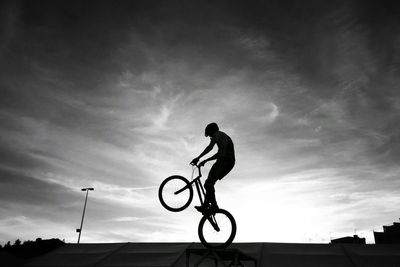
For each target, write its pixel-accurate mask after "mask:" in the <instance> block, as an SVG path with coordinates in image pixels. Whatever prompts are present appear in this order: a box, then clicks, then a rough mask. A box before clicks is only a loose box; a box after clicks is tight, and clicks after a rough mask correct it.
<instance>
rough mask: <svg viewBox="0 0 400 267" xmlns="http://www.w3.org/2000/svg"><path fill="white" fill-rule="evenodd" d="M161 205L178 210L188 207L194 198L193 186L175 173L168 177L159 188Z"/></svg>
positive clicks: (171, 209)
mask: <svg viewBox="0 0 400 267" xmlns="http://www.w3.org/2000/svg"><path fill="white" fill-rule="evenodd" d="M158 198H159V199H160V202H161V205H163V207H164V208H166V209H167V210H169V211H173V212H178V211H182V210H184V209H186V208H187V207H188V206H189V205H190V202H192V199H193V188H192V185H191V184H190V183H189V181H188V180H187V179H186V178H185V177H182V176H179V175H173V176H170V177H168V178H166V179H165V180H164V181H163V182H162V183H161V185H160V188H159V189H158Z"/></svg>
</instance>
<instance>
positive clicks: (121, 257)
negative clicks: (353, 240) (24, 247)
mask: <svg viewBox="0 0 400 267" xmlns="http://www.w3.org/2000/svg"><path fill="white" fill-rule="evenodd" d="M196 248H203V246H202V245H201V244H198V243H106V244H79V245H78V244H66V245H64V246H63V247H61V248H58V249H55V250H53V251H51V252H49V253H48V254H45V255H43V256H40V257H37V258H34V259H29V260H28V261H27V262H24V263H23V265H22V266H31V267H33V266H35V267H41V266H43V267H44V266H46V267H50V266H51V267H53V266H65V267H67V266H75V267H79V266H104V267H105V266H109V267H112V266H137V267H146V266H149V267H163V266H165V267H170V266H171V267H172V266H173V267H186V266H187V265H186V259H187V258H186V256H187V255H186V251H187V249H192V250H193V249H196ZM230 249H238V250H240V251H241V252H242V253H243V254H245V255H248V256H249V257H251V258H253V259H255V260H256V261H257V267H264V266H265V267H267V266H268V267H275V266H279V267H285V266H290V267H293V266H294V267H296V266H299V267H300V266H302V267H305V266H311V267H314V266H315V267H317V266H318V267H320V266H323V267H336V266H337V267H359V266H363V267H369V266H371V267H372V266H374V267H375V266H376V267H386V266H387V267H393V266H400V245H359V244H288V243H235V244H233V245H232V246H230ZM200 258H201V256H196V255H191V256H190V262H189V265H188V267H191V266H193V265H194V264H195V263H196V262H198V261H199V259H200ZM3 259H5V258H2V259H1V260H3ZM2 262H3V263H4V261H2ZM242 263H243V265H244V266H249V267H250V266H251V267H253V266H254V262H252V261H244V262H242ZM18 264H19V265H20V264H21V263H18ZM226 264H227V265H229V262H226ZM2 266H3V265H2ZM10 266H12V265H10ZM15 266H18V265H15ZM20 266H21V265H20ZM200 266H204V267H205V266H215V263H214V261H212V260H205V261H203V263H202V264H201V265H200ZM219 266H223V265H222V264H221V263H219Z"/></svg>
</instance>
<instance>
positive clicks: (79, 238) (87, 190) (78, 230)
mask: <svg viewBox="0 0 400 267" xmlns="http://www.w3.org/2000/svg"><path fill="white" fill-rule="evenodd" d="M93 190H94V188H92V187H88V188H82V191H86V198H85V205H84V206H83V213H82V221H81V227H80V228H79V229H76V232H77V233H79V237H78V244H79V241H80V240H81V233H82V226H83V218H85V210H86V203H87V199H88V195H89V191H93Z"/></svg>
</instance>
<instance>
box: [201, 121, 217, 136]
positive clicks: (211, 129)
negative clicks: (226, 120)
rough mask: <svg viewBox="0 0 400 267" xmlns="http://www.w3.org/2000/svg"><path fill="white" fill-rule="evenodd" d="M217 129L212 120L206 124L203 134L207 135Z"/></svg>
mask: <svg viewBox="0 0 400 267" xmlns="http://www.w3.org/2000/svg"><path fill="white" fill-rule="evenodd" d="M218 131H219V127H218V125H217V124H216V123H215V122H212V123H210V124H208V125H207V127H206V129H205V131H204V135H205V136H206V137H207V136H211V135H213V134H214V133H216V132H218Z"/></svg>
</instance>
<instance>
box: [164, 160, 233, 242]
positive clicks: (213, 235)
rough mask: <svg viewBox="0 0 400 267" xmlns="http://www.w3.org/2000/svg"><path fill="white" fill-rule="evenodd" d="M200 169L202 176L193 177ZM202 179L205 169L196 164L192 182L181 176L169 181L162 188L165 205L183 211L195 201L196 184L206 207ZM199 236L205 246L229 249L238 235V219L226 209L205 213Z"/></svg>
mask: <svg viewBox="0 0 400 267" xmlns="http://www.w3.org/2000/svg"><path fill="white" fill-rule="evenodd" d="M196 168H197V170H198V176H197V177H196V178H193V177H194V173H195V169H196ZM201 176H202V175H201V166H197V165H193V168H192V178H191V181H189V180H188V179H186V178H185V177H183V176H180V175H173V176H170V177H168V178H166V179H165V180H164V181H163V182H162V183H161V185H160V187H159V189H158V198H159V199H160V202H161V205H162V206H163V207H164V208H166V209H167V210H169V211H172V212H179V211H183V210H184V209H186V208H187V207H188V206H189V205H190V203H191V202H192V200H193V185H195V186H196V191H197V194H198V196H199V200H200V204H201V205H203V204H204V198H205V190H204V187H203V185H202V183H201V181H200V178H201ZM198 234H199V238H200V241H201V243H202V244H203V245H204V246H205V247H207V248H226V247H228V246H229V245H230V244H231V243H232V241H233V239H234V238H235V235H236V222H235V219H234V218H233V216H232V214H230V213H229V212H228V211H226V210H224V209H219V208H218V209H215V210H209V211H205V212H203V217H202V218H201V219H200V222H199V227H198Z"/></svg>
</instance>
